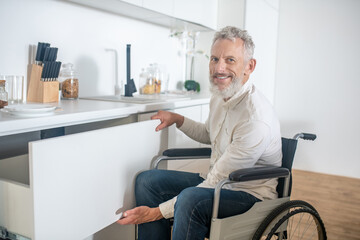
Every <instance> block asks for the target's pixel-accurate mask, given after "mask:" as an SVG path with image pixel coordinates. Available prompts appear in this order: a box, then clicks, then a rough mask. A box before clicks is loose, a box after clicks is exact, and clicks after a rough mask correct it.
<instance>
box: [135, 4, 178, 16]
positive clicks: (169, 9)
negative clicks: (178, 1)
mask: <svg viewBox="0 0 360 240" xmlns="http://www.w3.org/2000/svg"><path fill="white" fill-rule="evenodd" d="M173 5H174V4H173V1H169V0H166V1H164V0H143V5H142V7H143V8H146V9H150V10H153V11H156V12H159V13H163V14H166V15H168V16H173Z"/></svg>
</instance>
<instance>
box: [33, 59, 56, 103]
mask: <svg viewBox="0 0 360 240" xmlns="http://www.w3.org/2000/svg"><path fill="white" fill-rule="evenodd" d="M42 69H43V67H42V66H39V65H36V64H30V65H29V66H28V79H29V81H28V90H27V98H26V100H27V102H40V103H49V102H58V101H59V82H58V81H49V82H44V81H41V73H42Z"/></svg>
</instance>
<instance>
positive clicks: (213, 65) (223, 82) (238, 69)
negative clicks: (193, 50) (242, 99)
mask: <svg viewBox="0 0 360 240" xmlns="http://www.w3.org/2000/svg"><path fill="white" fill-rule="evenodd" d="M245 68H246V66H245V62H244V41H243V40H242V39H240V38H237V39H236V40H235V41H234V42H233V41H231V40H229V39H219V40H217V41H216V42H215V43H214V45H213V47H212V49H211V58H210V63H209V70H210V80H211V81H212V84H213V85H215V86H217V88H218V90H220V91H223V90H226V88H227V87H229V86H230V84H231V82H232V81H233V79H235V78H237V79H240V80H241V83H242V84H244V83H245V82H246V81H247V80H248V78H249V77H248V75H246V74H244V71H245Z"/></svg>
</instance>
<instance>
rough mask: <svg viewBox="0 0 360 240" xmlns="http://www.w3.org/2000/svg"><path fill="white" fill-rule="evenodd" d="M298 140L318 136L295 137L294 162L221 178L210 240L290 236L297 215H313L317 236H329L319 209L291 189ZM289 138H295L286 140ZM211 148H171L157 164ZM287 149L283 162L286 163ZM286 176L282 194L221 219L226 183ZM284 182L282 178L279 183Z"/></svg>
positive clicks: (194, 155)
mask: <svg viewBox="0 0 360 240" xmlns="http://www.w3.org/2000/svg"><path fill="white" fill-rule="evenodd" d="M298 139H304V140H312V141H314V140H315V139H316V135H315V134H308V133H298V134H296V135H295V136H294V137H293V138H292V140H295V142H294V148H293V149H292V150H290V151H292V152H291V154H290V157H288V158H291V159H289V161H291V162H290V164H289V165H286V166H285V167H284V166H282V167H259V168H247V169H239V170H236V171H234V172H232V173H231V174H230V175H229V177H228V178H227V179H224V180H222V181H220V182H219V183H218V184H217V186H216V187H215V191H214V203H213V213H212V222H211V227H210V238H209V240H222V239H224V240H225V239H226V240H239V239H252V240H259V239H266V240H270V239H287V234H288V233H287V227H288V222H289V219H290V218H292V217H293V216H294V215H296V214H301V213H306V214H309V215H310V216H311V217H312V218H313V219H314V222H315V224H316V228H317V236H318V238H317V239H321V240H324V239H327V237H326V231H325V226H324V223H323V222H322V220H321V218H320V216H319V214H318V212H317V211H316V209H315V208H314V207H313V206H311V205H310V204H309V203H307V202H304V201H299V200H298V201H290V192H291V181H290V179H291V166H292V162H293V158H294V155H295V151H296V145H297V140H298ZM282 140H283V142H284V141H289V140H291V139H286V138H283V139H282ZM210 154H211V149H210V148H192V149H168V150H166V151H164V152H163V155H162V156H160V157H158V158H157V159H156V160H155V162H154V165H153V167H154V168H155V169H156V168H158V165H159V163H160V162H161V161H164V160H189V159H194V160H195V159H200V158H209V157H210ZM284 154H285V153H284V148H283V165H284V158H285V157H284ZM269 178H279V179H280V178H284V179H285V181H284V183H283V187H282V190H283V191H282V196H281V197H279V198H277V199H273V200H265V201H261V202H257V203H255V204H254V205H253V206H252V207H251V208H250V209H249V210H248V211H247V212H245V213H243V214H239V215H235V216H232V217H227V218H222V219H220V218H218V210H219V203H220V192H221V189H222V187H223V186H224V185H226V184H230V183H236V182H245V181H251V180H260V179H269ZM280 184H282V183H280V181H279V185H280Z"/></svg>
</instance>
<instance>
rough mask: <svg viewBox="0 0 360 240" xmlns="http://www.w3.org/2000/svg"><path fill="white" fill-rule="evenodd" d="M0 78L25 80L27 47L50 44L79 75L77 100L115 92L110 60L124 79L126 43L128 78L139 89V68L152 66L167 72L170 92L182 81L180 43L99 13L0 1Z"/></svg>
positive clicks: (48, 2) (152, 28)
mask: <svg viewBox="0 0 360 240" xmlns="http://www.w3.org/2000/svg"><path fill="white" fill-rule="evenodd" d="M0 9H1V14H0V29H1V38H0V53H1V57H0V73H1V74H22V75H24V76H25V77H26V68H27V64H28V46H29V44H37V43H38V42H49V43H51V46H54V47H58V48H59V52H58V60H59V61H62V62H64V63H65V62H72V63H74V64H75V68H76V69H77V70H78V71H79V73H80V78H79V80H80V96H89V95H106V94H113V93H114V84H115V74H114V66H115V64H114V55H113V53H111V52H106V51H105V48H113V49H116V50H117V51H118V54H119V80H123V81H124V82H125V79H126V44H128V43H130V44H132V47H131V50H132V56H131V57H132V60H131V61H132V71H131V72H132V77H133V78H134V80H135V82H136V84H138V76H139V73H140V70H141V68H142V67H146V66H147V65H148V64H149V63H152V62H157V63H159V64H164V65H166V68H167V71H168V72H169V73H170V77H171V80H170V81H171V82H170V88H175V85H176V82H177V81H178V80H179V77H181V69H182V68H181V67H180V66H179V65H180V64H181V59H179V57H178V56H177V50H176V49H177V48H178V46H179V41H178V40H177V39H175V38H170V37H169V35H170V29H167V28H164V27H160V26H156V25H153V24H148V23H145V22H141V21H137V20H133V19H129V18H126V17H122V16H119V15H115V14H111V13H107V12H104V11H101V10H96V9H92V8H87V7H83V6H80V5H76V4H73V3H69V2H65V1H56V0H31V1H27V0H11V1H10V0H2V1H0Z"/></svg>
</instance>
